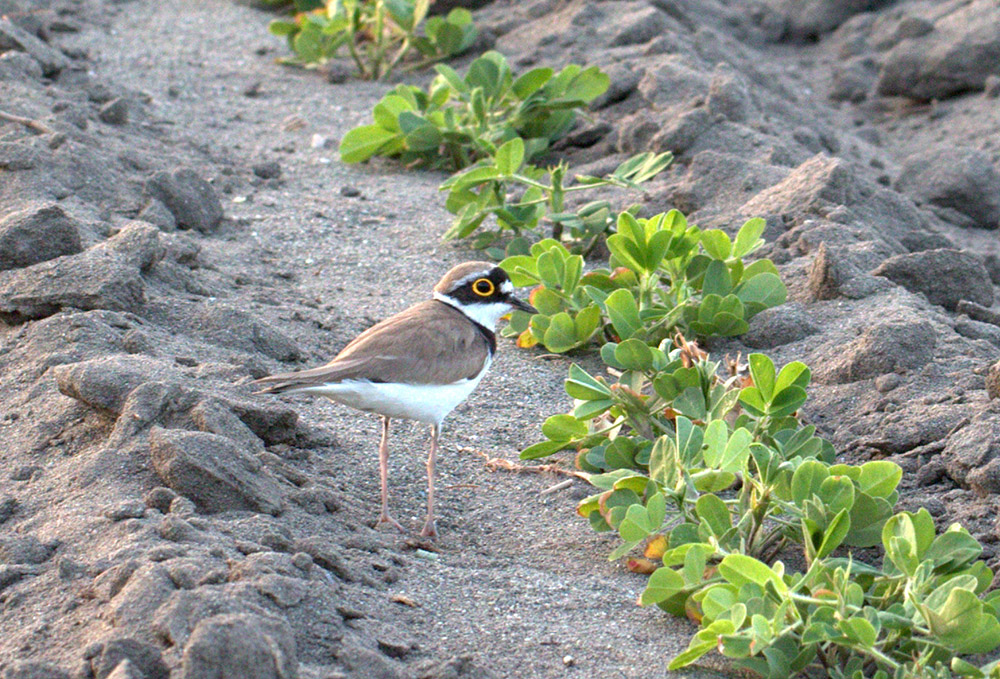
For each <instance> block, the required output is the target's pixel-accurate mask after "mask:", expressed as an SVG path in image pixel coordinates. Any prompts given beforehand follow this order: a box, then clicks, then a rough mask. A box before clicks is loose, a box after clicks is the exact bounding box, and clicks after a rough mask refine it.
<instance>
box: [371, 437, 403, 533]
mask: <svg viewBox="0 0 1000 679" xmlns="http://www.w3.org/2000/svg"><path fill="white" fill-rule="evenodd" d="M378 473H379V479H380V480H381V482H382V513H381V514H379V517H378V523H376V524H375V527H376V528H378V527H379V526H381V525H382V524H383V523H388V524H392V525H393V526H395V527H396V528H397V529H399V530H400V532H403V533H405V532H407V531H406V529H405V528H403V527H402V526H401V525H400V524H399V522H398V521H396V519H394V518H392V517H391V516H389V418H388V417H383V418H382V442H381V443H380V444H379V446H378Z"/></svg>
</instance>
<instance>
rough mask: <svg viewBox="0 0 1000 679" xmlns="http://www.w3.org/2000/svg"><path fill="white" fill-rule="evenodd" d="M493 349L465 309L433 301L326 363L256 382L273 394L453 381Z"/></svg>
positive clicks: (471, 372)
mask: <svg viewBox="0 0 1000 679" xmlns="http://www.w3.org/2000/svg"><path fill="white" fill-rule="evenodd" d="M489 352H490V347H489V343H488V342H487V340H486V338H485V337H483V335H482V334H481V333H480V332H479V330H477V329H476V326H474V325H473V324H472V323H471V322H470V321H469V320H468V319H467V318H466V317H465V315H464V314H462V312H461V311H459V310H457V309H455V308H453V307H450V306H448V305H447V304H445V303H444V302H438V301H436V300H431V301H427V302H421V303H420V304H416V305H414V306H412V307H410V308H409V309H407V310H406V311H403V312H401V313H398V314H396V315H395V316H392V317H390V318H387V319H386V320H384V321H382V322H381V323H378V324H377V325H373V326H372V327H370V328H368V329H367V330H365V331H364V332H363V333H361V334H360V335H358V336H357V337H356V338H355V339H354V340H353V341H352V342H351V343H350V344H348V345H347V346H346V347H344V349H343V351H341V352H340V353H339V354H337V357H336V358H335V359H333V360H332V361H330V362H329V363H327V364H326V365H324V366H320V367H319V368H312V369H311V370H301V371H298V372H291V373H284V374H281V375H272V376H270V377H265V378H263V379H260V380H256V381H255V382H254V384H259V385H261V386H263V387H264V389H263V390H262V391H263V392H268V393H274V392H281V391H288V390H294V389H301V388H303V387H309V386H318V385H321V384H329V383H331V382H342V381H344V380H358V379H360V380H371V381H373V382H406V383H409V384H450V383H452V382H457V381H459V380H463V379H469V378H471V377H475V376H476V375H478V374H479V371H480V370H482V368H483V363H484V362H485V361H486V358H487V357H488V356H489Z"/></svg>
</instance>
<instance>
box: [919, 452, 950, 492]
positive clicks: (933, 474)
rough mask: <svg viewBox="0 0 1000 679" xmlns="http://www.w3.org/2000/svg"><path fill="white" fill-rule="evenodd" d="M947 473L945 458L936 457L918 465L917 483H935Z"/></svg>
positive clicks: (924, 484)
mask: <svg viewBox="0 0 1000 679" xmlns="http://www.w3.org/2000/svg"><path fill="white" fill-rule="evenodd" d="M945 474H946V471H945V464H944V460H942V459H941V458H940V457H934V458H932V459H931V460H930V461H928V462H927V463H925V464H922V465H920V466H919V467H917V476H916V481H917V485H918V486H920V487H924V486H930V485H933V484H935V483H937V482H938V481H940V480H941V479H943V478H944V477H945Z"/></svg>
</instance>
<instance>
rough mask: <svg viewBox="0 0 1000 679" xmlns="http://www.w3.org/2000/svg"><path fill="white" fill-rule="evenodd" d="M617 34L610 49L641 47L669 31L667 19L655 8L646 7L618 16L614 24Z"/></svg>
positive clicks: (613, 37) (610, 43) (611, 42)
mask: <svg viewBox="0 0 1000 679" xmlns="http://www.w3.org/2000/svg"><path fill="white" fill-rule="evenodd" d="M614 26H615V33H614V35H613V36H612V38H611V41H610V42H609V43H608V46H609V47H624V46H626V45H641V44H642V43H644V42H649V41H650V40H652V39H653V38H656V37H659V36H660V34H662V33H663V32H664V31H665V30H666V29H667V26H668V24H667V18H666V16H665V15H664V14H663V12H661V11H659V10H658V9H656V8H655V7H645V8H643V9H640V10H639V11H637V12H631V13H628V14H625V15H623V16H618V17H616V19H615V22H614Z"/></svg>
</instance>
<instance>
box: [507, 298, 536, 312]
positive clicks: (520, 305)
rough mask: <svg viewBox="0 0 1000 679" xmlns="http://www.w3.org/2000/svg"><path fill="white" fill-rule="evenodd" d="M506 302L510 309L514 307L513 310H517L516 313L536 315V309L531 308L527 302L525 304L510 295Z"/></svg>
mask: <svg viewBox="0 0 1000 679" xmlns="http://www.w3.org/2000/svg"><path fill="white" fill-rule="evenodd" d="M507 302H508V303H509V304H510V305H511V306H512V307H514V308H515V309H517V310H518V311H527V312H528V313H529V314H537V313H538V309H536V308H535V307H533V306H531V305H530V304H528V303H527V302H525V301H523V300H520V299H518V298H517V297H514V295H510V296H509V297H508V298H507Z"/></svg>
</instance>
